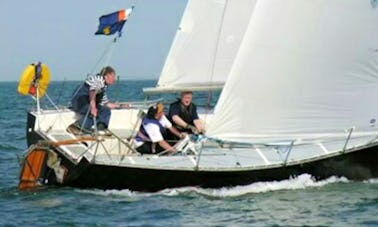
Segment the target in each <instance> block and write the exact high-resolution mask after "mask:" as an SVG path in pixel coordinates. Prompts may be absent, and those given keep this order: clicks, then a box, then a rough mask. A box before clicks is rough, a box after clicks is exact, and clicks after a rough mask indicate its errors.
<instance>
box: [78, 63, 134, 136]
mask: <svg viewBox="0 0 378 227" xmlns="http://www.w3.org/2000/svg"><path fill="white" fill-rule="evenodd" d="M114 82H115V71H114V69H113V68H112V67H110V66H107V67H105V68H103V69H102V70H101V73H100V74H97V75H95V76H90V77H88V78H87V79H86V80H85V82H84V84H82V85H81V86H80V87H79V88H78V89H76V90H75V93H74V95H73V96H72V99H71V105H72V109H73V110H74V111H75V112H77V113H80V114H81V115H82V118H81V119H80V120H79V122H78V123H79V124H80V127H82V128H84V129H90V128H91V127H92V126H93V124H94V122H95V120H96V122H97V129H98V130H104V129H106V128H107V127H108V125H109V121H110V114H111V112H110V109H114V108H120V107H121V105H120V104H117V103H112V102H110V101H109V99H108V97H107V94H106V89H107V87H108V85H112V84H114ZM126 106H127V105H125V107H126ZM89 113H90V114H89Z"/></svg>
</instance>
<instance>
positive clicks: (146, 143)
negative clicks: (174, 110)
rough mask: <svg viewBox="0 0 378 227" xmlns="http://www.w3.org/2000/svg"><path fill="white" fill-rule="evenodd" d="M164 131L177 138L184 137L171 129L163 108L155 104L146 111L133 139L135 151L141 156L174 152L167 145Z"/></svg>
mask: <svg viewBox="0 0 378 227" xmlns="http://www.w3.org/2000/svg"><path fill="white" fill-rule="evenodd" d="M166 129H168V130H169V131H170V132H171V133H172V134H174V135H176V136H177V137H179V138H183V137H184V136H185V134H184V133H180V132H179V131H177V129H175V128H174V127H172V124H171V122H170V121H169V120H168V119H167V118H166V117H165V115H164V106H163V104H162V103H157V104H156V105H155V106H151V107H150V108H149V109H148V112H147V116H145V117H144V118H143V120H142V124H141V126H140V129H139V132H138V135H137V136H136V137H135V140H134V142H135V147H136V150H137V151H138V152H140V153H142V154H153V153H160V152H162V151H168V152H169V153H174V152H176V149H175V148H174V147H173V146H171V144H169V143H168V142H167V141H166V140H165V138H164V137H166Z"/></svg>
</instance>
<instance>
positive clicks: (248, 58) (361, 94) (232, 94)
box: [207, 0, 378, 141]
mask: <svg viewBox="0 0 378 227" xmlns="http://www.w3.org/2000/svg"><path fill="white" fill-rule="evenodd" d="M377 21H378V8H375V4H372V3H371V1H362V0H333V1H328V0H313V1H303V0H287V1H277V0H263V1H258V2H257V3H256V6H255V10H254V12H253V15H252V17H251V19H250V22H249V24H248V28H247V31H246V34H245V36H244V39H243V41H242V44H241V47H240V50H239V52H238V54H237V56H236V59H235V62H234V65H233V66H232V69H231V72H230V75H229V78H228V81H227V82H226V85H225V87H224V89H223V91H222V94H221V97H220V99H219V101H218V103H217V106H216V108H215V113H214V118H213V119H212V121H211V122H210V124H209V125H208V131H207V134H208V135H209V136H214V137H218V138H222V139H229V140H249V141H250V140H252V141H253V140H254V139H256V138H272V139H274V138H285V139H298V138H313V137H315V136H333V135H334V136H337V135H345V134H346V133H345V130H348V129H350V128H352V127H355V131H359V132H372V131H377V130H378V128H377V127H378V126H377V125H375V122H376V119H377V118H378V101H377V97H378V23H377Z"/></svg>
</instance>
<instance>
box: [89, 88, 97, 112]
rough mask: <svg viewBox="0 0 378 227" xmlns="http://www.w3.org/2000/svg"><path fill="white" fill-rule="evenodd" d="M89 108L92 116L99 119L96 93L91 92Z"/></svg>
mask: <svg viewBox="0 0 378 227" xmlns="http://www.w3.org/2000/svg"><path fill="white" fill-rule="evenodd" d="M89 106H90V111H91V114H92V115H93V116H94V117H97V107H96V91H89Z"/></svg>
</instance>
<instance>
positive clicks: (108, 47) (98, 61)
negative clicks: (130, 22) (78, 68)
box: [90, 39, 114, 75]
mask: <svg viewBox="0 0 378 227" xmlns="http://www.w3.org/2000/svg"><path fill="white" fill-rule="evenodd" d="M113 44H114V40H113V39H112V40H111V42H110V43H109V44H108V45H107V47H106V48H105V50H104V51H103V52H102V54H101V55H100V58H99V59H98V60H97V62H96V64H95V65H94V66H93V68H92V70H91V72H90V75H92V74H94V72H95V70H96V68H97V67H98V65H99V64H100V62H101V61H102V60H103V58H104V56H105V55H106V54H107V52H108V51H109V49H110V48H111V47H112V45H113Z"/></svg>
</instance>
